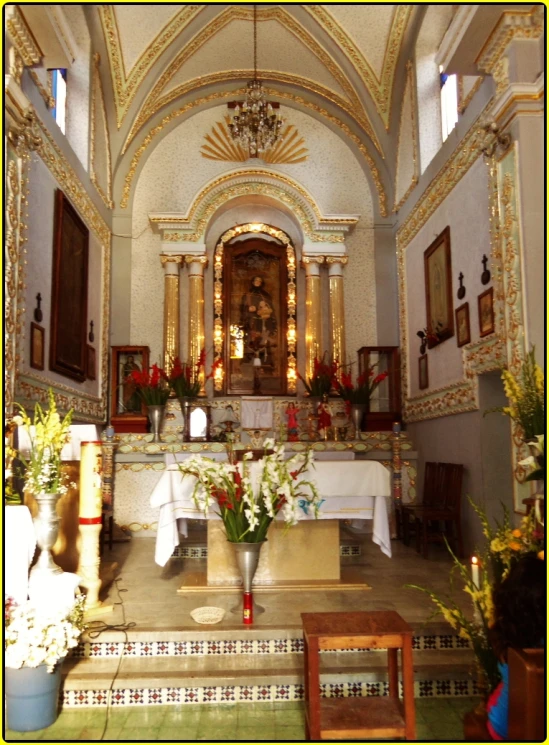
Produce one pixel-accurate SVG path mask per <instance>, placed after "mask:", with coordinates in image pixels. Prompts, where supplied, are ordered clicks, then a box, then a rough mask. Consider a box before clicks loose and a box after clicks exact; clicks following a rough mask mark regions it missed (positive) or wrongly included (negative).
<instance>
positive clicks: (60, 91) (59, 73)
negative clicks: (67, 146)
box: [51, 68, 67, 134]
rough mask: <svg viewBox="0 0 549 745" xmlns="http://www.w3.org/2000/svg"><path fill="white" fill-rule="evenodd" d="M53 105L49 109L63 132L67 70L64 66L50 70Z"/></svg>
mask: <svg viewBox="0 0 549 745" xmlns="http://www.w3.org/2000/svg"><path fill="white" fill-rule="evenodd" d="M51 73H52V87H53V91H52V92H53V98H54V100H55V106H54V107H53V109H52V110H51V113H52V114H53V118H54V119H55V121H56V122H57V126H58V127H59V129H60V130H61V132H63V134H65V112H66V105H67V71H66V70H65V69H64V68H60V69H57V70H51Z"/></svg>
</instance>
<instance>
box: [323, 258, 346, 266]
mask: <svg viewBox="0 0 549 745" xmlns="http://www.w3.org/2000/svg"><path fill="white" fill-rule="evenodd" d="M326 263H327V264H341V265H342V266H345V265H346V264H348V263H349V257H348V256H326Z"/></svg>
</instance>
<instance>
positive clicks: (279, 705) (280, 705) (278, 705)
mask: <svg viewBox="0 0 549 745" xmlns="http://www.w3.org/2000/svg"><path fill="white" fill-rule="evenodd" d="M272 706H273V709H275V711H278V710H279V709H286V710H287V711H290V710H292V709H298V710H300V711H305V704H304V702H303V701H274V702H273V705H272Z"/></svg>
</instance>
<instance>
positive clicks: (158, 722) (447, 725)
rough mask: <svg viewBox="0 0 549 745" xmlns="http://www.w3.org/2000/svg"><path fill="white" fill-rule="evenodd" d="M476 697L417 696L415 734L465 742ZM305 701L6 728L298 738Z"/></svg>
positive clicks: (81, 735) (80, 714) (72, 713)
mask: <svg viewBox="0 0 549 745" xmlns="http://www.w3.org/2000/svg"><path fill="white" fill-rule="evenodd" d="M475 704H476V700H475V699H472V698H456V699H440V698H439V699H416V716H417V738H418V740H423V741H427V742H434V741H440V740H443V741H447V740H463V728H462V716H463V714H464V712H466V711H469V710H470V709H472V708H473V707H474V705H475ZM303 721H304V713H303V704H302V703H301V702H296V703H272V704H271V703H265V704H263V703H262V704H223V705H222V706H211V705H206V706H188V705H187V706H181V707H180V706H154V707H151V706H143V707H131V708H129V707H128V708H124V709H117V710H115V711H111V712H110V714H109V719H108V722H107V727H106V729H105V723H106V712H105V711H103V710H99V711H98V710H97V709H95V710H93V709H77V710H75V709H72V710H65V711H63V712H61V714H60V716H59V718H58V720H57V722H55V724H53V725H52V726H51V727H48V729H45V730H40V731H39V732H27V733H20V732H12V731H10V730H7V732H6V738H5V739H6V741H7V742H10V741H14V740H17V741H18V740H26V741H31V742H34V741H44V740H53V741H55V742H59V741H71V742H76V741H78V740H100V739H103V740H105V741H117V740H122V741H136V740H137V741H139V742H144V741H146V740H157V741H165V742H176V741H179V742H181V741H186V740H190V741H196V740H206V741H215V740H221V741H229V742H230V741H234V740H248V741H252V742H257V741H259V740H267V741H281V740H286V741H300V740H303V738H304V724H303Z"/></svg>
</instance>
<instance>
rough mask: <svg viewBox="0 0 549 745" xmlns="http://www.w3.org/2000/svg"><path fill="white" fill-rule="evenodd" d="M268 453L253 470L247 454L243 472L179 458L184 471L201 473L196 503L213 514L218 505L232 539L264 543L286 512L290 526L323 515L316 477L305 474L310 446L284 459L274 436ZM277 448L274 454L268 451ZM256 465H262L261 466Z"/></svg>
mask: <svg viewBox="0 0 549 745" xmlns="http://www.w3.org/2000/svg"><path fill="white" fill-rule="evenodd" d="M264 448H265V452H264V455H263V458H261V459H260V460H259V461H257V463H256V464H254V466H255V468H254V474H253V475H252V474H251V472H250V471H251V469H250V464H249V459H250V458H252V453H246V454H245V455H244V460H243V461H242V466H241V468H242V472H241V471H240V468H239V466H238V465H235V464H233V463H230V462H219V461H214V460H211V459H210V458H204V457H201V456H194V457H192V458H190V459H189V460H187V461H185V462H183V463H179V464H178V465H179V470H180V471H181V473H182V474H185V475H192V476H194V477H195V478H196V480H197V481H196V485H195V487H194V490H193V494H192V496H193V499H194V502H195V504H196V505H197V507H198V508H199V509H200V510H201V511H202V512H204V514H207V513H208V510H209V509H210V506H211V505H212V504H213V505H214V506H217V508H218V513H217V514H218V515H219V516H220V517H221V519H222V520H223V523H224V526H225V531H226V533H227V539H228V540H229V541H231V542H232V543H242V542H246V543H260V542H262V541H264V540H265V538H266V535H267V530H268V529H269V525H270V524H271V522H272V521H273V520H274V518H275V517H276V515H277V514H278V513H279V512H280V511H282V513H283V516H284V521H285V523H286V525H287V526H288V527H290V526H291V525H295V524H296V523H297V521H298V520H299V518H300V517H301V516H303V515H305V514H307V515H308V514H312V515H314V517H318V511H319V507H320V504H321V501H322V500H321V499H320V497H319V494H318V489H317V487H316V484H315V483H314V481H312V480H311V479H310V478H307V477H303V478H302V476H304V475H305V474H306V471H307V468H308V467H309V465H310V463H311V459H312V454H311V452H310V451H306V452H305V453H299V454H297V455H294V456H292V457H291V458H289V459H288V460H285V459H284V445H279V446H277V447H275V443H274V440H272V439H267V440H265V443H264ZM270 449H273V450H272V452H271V453H268V452H267V451H268V450H270ZM256 469H257V470H256Z"/></svg>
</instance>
